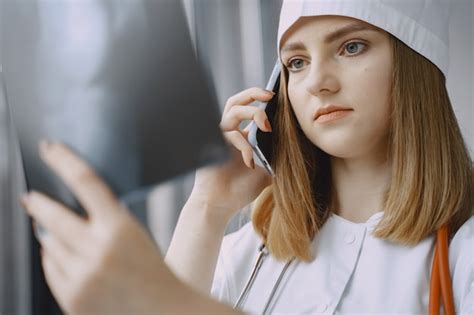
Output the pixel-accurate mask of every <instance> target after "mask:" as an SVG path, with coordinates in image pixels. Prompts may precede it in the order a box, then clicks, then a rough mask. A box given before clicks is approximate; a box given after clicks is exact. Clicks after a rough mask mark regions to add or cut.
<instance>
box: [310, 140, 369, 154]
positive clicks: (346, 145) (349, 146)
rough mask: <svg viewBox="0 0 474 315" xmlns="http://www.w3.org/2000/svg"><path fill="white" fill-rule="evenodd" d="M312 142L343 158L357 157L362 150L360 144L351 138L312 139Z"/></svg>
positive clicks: (328, 152) (325, 150)
mask: <svg viewBox="0 0 474 315" xmlns="http://www.w3.org/2000/svg"><path fill="white" fill-rule="evenodd" d="M311 142H313V144H314V145H316V146H317V147H318V148H320V149H321V150H322V151H324V152H326V153H327V154H329V155H331V156H333V157H338V158H341V159H346V158H351V157H355V156H357V153H358V152H359V150H360V146H358V145H357V143H355V141H353V140H352V141H351V140H349V139H347V140H342V139H341V138H338V139H324V141H322V140H321V139H318V141H313V140H311Z"/></svg>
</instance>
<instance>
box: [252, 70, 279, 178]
mask: <svg viewBox="0 0 474 315" xmlns="http://www.w3.org/2000/svg"><path fill="white" fill-rule="evenodd" d="M280 72H281V67H280V61H277V62H276V64H275V66H274V67H273V71H272V74H271V75H270V79H269V80H268V83H267V86H266V89H267V90H269V91H273V92H275V95H274V96H273V98H272V99H271V100H270V101H269V102H268V103H265V102H259V103H258V104H257V105H256V106H257V107H258V108H262V109H264V110H265V112H266V113H267V116H268V119H269V120H270V124H271V125H272V129H273V132H274V131H275V128H274V126H273V117H274V115H275V106H276V105H277V102H278V94H277V93H278V89H279V85H280ZM273 132H270V133H268V132H262V131H261V130H259V129H258V126H257V124H256V123H255V121H252V122H251V123H250V129H249V134H248V137H247V139H248V141H249V143H250V145H251V146H252V149H253V153H254V154H253V156H254V161H255V162H256V164H257V165H258V166H260V167H263V168H265V169H266V170H267V172H268V173H269V174H270V175H271V176H275V173H274V172H273V169H272V167H271V164H270V163H271V161H272V157H273V152H272V149H273V145H272V142H273V137H272V133H273Z"/></svg>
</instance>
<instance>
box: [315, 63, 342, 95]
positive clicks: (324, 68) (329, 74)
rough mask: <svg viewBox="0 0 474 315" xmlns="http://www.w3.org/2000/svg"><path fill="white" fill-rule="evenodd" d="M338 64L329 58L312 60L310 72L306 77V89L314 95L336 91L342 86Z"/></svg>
mask: <svg viewBox="0 0 474 315" xmlns="http://www.w3.org/2000/svg"><path fill="white" fill-rule="evenodd" d="M337 71H338V70H337V65H335V64H334V63H332V62H330V61H327V60H320V61H315V60H313V61H312V62H311V68H310V73H309V74H308V76H307V78H306V90H307V91H308V93H310V94H312V95H314V96H324V95H327V94H331V93H336V92H337V91H339V89H340V88H341V86H340V81H339V77H338V73H337Z"/></svg>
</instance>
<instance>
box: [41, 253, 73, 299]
mask: <svg viewBox="0 0 474 315" xmlns="http://www.w3.org/2000/svg"><path fill="white" fill-rule="evenodd" d="M41 264H42V265H43V271H44V276H45V278H46V282H47V283H48V285H49V288H50V289H51V292H52V293H53V295H54V296H55V297H58V296H60V294H61V292H65V290H66V289H67V283H68V278H67V277H66V275H65V273H64V270H63V269H62V267H61V265H60V264H59V263H58V262H56V261H54V259H53V258H52V257H51V256H50V255H49V253H47V252H45V251H44V250H41Z"/></svg>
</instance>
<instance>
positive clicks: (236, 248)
mask: <svg viewBox="0 0 474 315" xmlns="http://www.w3.org/2000/svg"><path fill="white" fill-rule="evenodd" d="M261 243H262V239H261V237H260V236H259V235H258V234H257V233H256V232H255V230H254V228H253V225H252V222H247V223H246V224H245V225H243V226H242V227H241V228H240V229H238V230H237V231H235V232H232V233H229V234H227V235H226V236H225V237H224V239H223V241H222V245H221V253H222V254H225V255H226V256H227V257H228V256H230V255H231V256H234V255H236V254H237V255H238V253H237V252H239V253H242V252H243V251H244V252H246V251H252V252H253V251H255V250H256V249H257V248H258V247H259V246H260V244H261Z"/></svg>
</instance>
